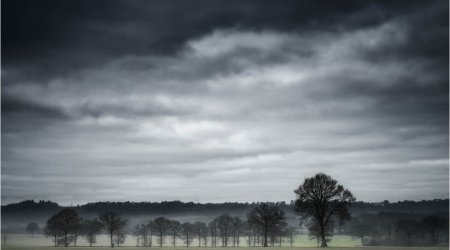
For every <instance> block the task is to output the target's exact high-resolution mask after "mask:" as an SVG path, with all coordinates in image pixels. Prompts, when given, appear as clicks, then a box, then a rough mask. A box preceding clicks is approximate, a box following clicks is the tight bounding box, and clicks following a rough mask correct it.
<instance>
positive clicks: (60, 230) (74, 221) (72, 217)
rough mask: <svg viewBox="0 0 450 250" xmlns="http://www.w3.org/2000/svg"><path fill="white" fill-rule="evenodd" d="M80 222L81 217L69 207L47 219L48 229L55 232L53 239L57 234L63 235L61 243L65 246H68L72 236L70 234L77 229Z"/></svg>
mask: <svg viewBox="0 0 450 250" xmlns="http://www.w3.org/2000/svg"><path fill="white" fill-rule="evenodd" d="M80 223H81V218H80V217H78V214H77V212H75V210H72V209H69V208H66V209H63V210H61V211H60V212H59V213H57V214H55V215H53V216H52V217H51V218H50V219H49V220H48V221H47V225H49V228H48V229H52V231H54V233H55V234H54V235H55V240H56V236H57V235H61V236H62V237H63V240H62V243H63V244H64V246H65V247H68V246H69V244H70V241H71V240H73V237H70V235H71V234H72V233H74V232H75V231H76V230H78V228H79V227H80Z"/></svg>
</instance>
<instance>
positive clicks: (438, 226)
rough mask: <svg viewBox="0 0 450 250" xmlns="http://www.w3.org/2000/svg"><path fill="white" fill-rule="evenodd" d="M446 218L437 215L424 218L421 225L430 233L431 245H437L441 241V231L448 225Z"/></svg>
mask: <svg viewBox="0 0 450 250" xmlns="http://www.w3.org/2000/svg"><path fill="white" fill-rule="evenodd" d="M446 224H447V223H446V221H445V219H442V218H440V217H438V216H435V215H430V216H427V217H425V218H423V220H422V222H421V225H422V227H423V229H424V230H425V232H426V233H428V234H429V235H430V240H431V245H433V246H434V245H436V244H437V243H438V242H439V234H440V232H441V231H442V230H443V229H444V228H445V227H447V226H448V225H446Z"/></svg>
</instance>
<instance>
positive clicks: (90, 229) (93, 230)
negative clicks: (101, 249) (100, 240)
mask: <svg viewBox="0 0 450 250" xmlns="http://www.w3.org/2000/svg"><path fill="white" fill-rule="evenodd" d="M101 230H102V228H101V225H100V223H99V222H98V220H97V218H94V219H92V220H85V221H84V222H83V225H82V235H83V236H84V237H85V238H86V241H87V242H89V246H90V247H92V244H94V243H96V242H97V235H98V234H99V233H100V231H101Z"/></svg>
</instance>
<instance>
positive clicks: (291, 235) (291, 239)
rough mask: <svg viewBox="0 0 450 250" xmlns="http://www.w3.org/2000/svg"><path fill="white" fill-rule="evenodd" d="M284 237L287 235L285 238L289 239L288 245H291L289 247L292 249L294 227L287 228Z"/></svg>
mask: <svg viewBox="0 0 450 250" xmlns="http://www.w3.org/2000/svg"><path fill="white" fill-rule="evenodd" d="M286 235H287V237H289V244H290V245H291V247H293V245H294V237H295V227H289V228H288V229H287V230H286Z"/></svg>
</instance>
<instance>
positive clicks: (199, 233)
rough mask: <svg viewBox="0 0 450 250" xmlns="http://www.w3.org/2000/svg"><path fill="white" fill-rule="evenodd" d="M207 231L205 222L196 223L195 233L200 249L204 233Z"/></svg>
mask: <svg viewBox="0 0 450 250" xmlns="http://www.w3.org/2000/svg"><path fill="white" fill-rule="evenodd" d="M205 230H206V224H205V223H204V222H201V221H198V222H195V223H194V233H195V235H196V236H197V239H198V247H200V246H201V242H202V240H201V239H202V236H203V232H204V231H205Z"/></svg>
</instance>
